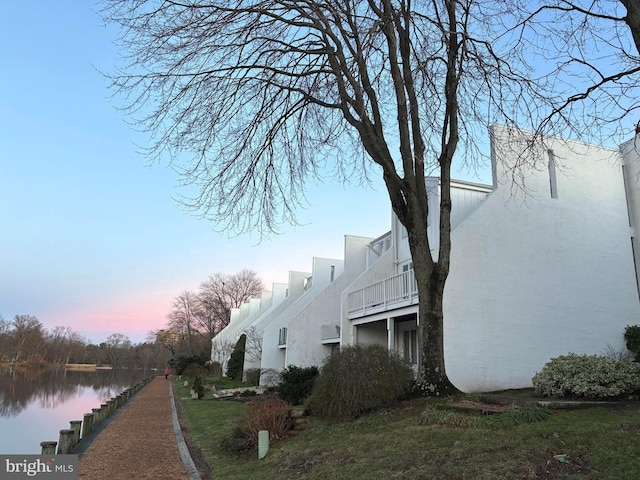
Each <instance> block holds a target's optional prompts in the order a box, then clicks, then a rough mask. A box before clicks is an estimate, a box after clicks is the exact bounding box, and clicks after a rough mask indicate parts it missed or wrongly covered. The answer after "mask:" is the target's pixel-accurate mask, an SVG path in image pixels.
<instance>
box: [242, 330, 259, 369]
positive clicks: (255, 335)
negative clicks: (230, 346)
mask: <svg viewBox="0 0 640 480" xmlns="http://www.w3.org/2000/svg"><path fill="white" fill-rule="evenodd" d="M245 335H246V336H247V343H246V344H245V347H244V351H245V354H246V355H247V358H248V359H249V360H250V361H252V362H259V361H260V360H261V359H262V335H261V334H260V332H259V331H258V329H257V328H256V327H254V326H252V327H249V328H248V329H247V330H246V331H245Z"/></svg>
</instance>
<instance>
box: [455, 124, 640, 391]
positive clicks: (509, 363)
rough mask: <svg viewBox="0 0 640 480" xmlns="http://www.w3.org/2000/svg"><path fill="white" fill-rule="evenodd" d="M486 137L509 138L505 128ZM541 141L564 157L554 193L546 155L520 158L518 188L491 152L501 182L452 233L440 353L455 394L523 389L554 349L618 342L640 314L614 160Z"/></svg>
mask: <svg viewBox="0 0 640 480" xmlns="http://www.w3.org/2000/svg"><path fill="white" fill-rule="evenodd" d="M492 136H493V141H494V142H498V143H497V144H495V145H499V144H500V143H499V142H505V141H509V140H510V139H511V137H510V136H509V135H508V133H507V131H506V130H505V129H501V128H496V129H494V131H493V132H492ZM546 147H547V148H551V149H552V150H553V152H554V155H555V156H556V158H557V159H558V160H559V161H560V162H561V163H562V170H561V171H560V172H559V173H558V175H557V197H558V198H551V194H550V183H549V171H548V170H547V169H546V167H545V165H546V160H545V158H538V159H536V158H528V159H523V160H524V162H523V165H525V168H523V170H522V171H521V172H520V173H518V178H519V179H520V180H523V181H524V184H523V186H526V189H527V191H526V195H525V191H524V190H522V189H520V188H519V187H516V188H513V187H514V186H513V184H512V183H510V179H511V178H512V176H511V171H510V170H509V169H508V167H509V165H508V164H509V163H510V162H506V163H502V162H501V160H503V159H504V158H502V157H501V156H502V155H505V152H506V151H507V150H504V149H500V148H494V155H495V160H497V162H495V164H496V176H495V178H496V180H497V182H498V188H497V190H496V191H495V192H494V193H493V194H491V195H490V196H489V198H488V199H487V200H486V201H485V202H484V203H483V204H482V205H481V206H480V207H479V208H478V209H477V210H476V211H475V212H474V213H473V214H472V215H470V216H469V217H468V218H467V219H466V220H465V221H464V222H463V223H462V224H461V225H460V226H459V227H458V228H457V229H456V230H455V231H454V232H453V234H452V244H453V250H452V256H451V272H450V276H449V280H448V284H447V287H446V290H445V302H444V304H445V360H446V365H447V372H448V374H449V376H450V379H451V380H452V382H453V383H454V384H455V385H456V386H458V387H459V388H461V389H462V390H465V391H488V390H497V389H501V388H516V387H527V386H530V385H531V377H532V376H533V375H534V374H535V372H536V371H539V370H540V369H541V368H542V367H543V366H544V364H545V363H546V362H547V361H548V360H549V359H550V358H552V357H555V356H558V355H561V354H566V353H569V352H575V353H588V354H594V353H602V352H604V351H605V349H607V348H608V346H609V345H610V346H613V347H614V348H616V349H622V348H623V345H624V342H623V337H622V335H623V332H624V328H625V326H626V325H629V324H637V323H638V322H639V320H640V307H639V302H638V292H637V290H636V284H635V274H634V264H633V256H632V252H631V242H630V233H629V225H628V219H627V209H626V200H625V191H624V187H623V180H622V174H621V167H620V158H619V157H618V155H617V153H616V152H615V151H612V150H609V149H604V148H598V147H593V146H587V145H584V144H580V143H575V142H560V141H558V140H549V141H548V144H547V146H546ZM512 153H513V151H512ZM538 154H539V155H542V156H543V157H544V155H545V154H546V151H545V150H544V149H542V150H541V151H540V152H538ZM511 160H513V157H511ZM534 161H538V162H537V163H536V165H537V167H538V168H530V167H531V166H532V165H533V164H534V163H533V162H534ZM510 164H511V165H513V163H512V162H511V163H510Z"/></svg>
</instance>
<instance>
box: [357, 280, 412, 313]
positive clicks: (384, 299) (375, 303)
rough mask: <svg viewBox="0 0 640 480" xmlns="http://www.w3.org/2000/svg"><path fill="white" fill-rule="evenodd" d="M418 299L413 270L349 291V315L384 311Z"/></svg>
mask: <svg viewBox="0 0 640 480" xmlns="http://www.w3.org/2000/svg"><path fill="white" fill-rule="evenodd" d="M417 299H418V286H417V285H416V278H415V275H414V273H413V270H408V271H406V272H403V273H401V274H399V275H395V276H394V277H391V278H387V279H385V280H381V281H380V282H377V283H374V284H372V285H367V286H366V287H364V288H361V289H359V290H356V291H354V292H351V293H349V296H348V299H347V301H348V304H347V305H348V309H349V316H350V317H355V316H359V315H366V314H367V313H370V312H369V311H371V310H375V311H384V310H387V309H388V308H392V307H393V306H394V305H395V304H398V303H400V302H402V303H407V304H411V303H414V302H415V301H417Z"/></svg>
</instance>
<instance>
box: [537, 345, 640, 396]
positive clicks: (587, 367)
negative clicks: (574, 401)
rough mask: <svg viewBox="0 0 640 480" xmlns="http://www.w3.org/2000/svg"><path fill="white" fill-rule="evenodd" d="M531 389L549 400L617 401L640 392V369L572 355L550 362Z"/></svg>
mask: <svg viewBox="0 0 640 480" xmlns="http://www.w3.org/2000/svg"><path fill="white" fill-rule="evenodd" d="M533 386H534V388H535V390H536V392H537V393H538V394H541V395H545V396H549V397H574V398H587V399H599V398H617V397H622V396H625V395H631V394H633V393H636V392H637V391H638V390H639V389H640V365H638V364H636V363H629V362H621V361H618V360H615V359H613V358H606V357H601V356H597V355H577V354H573V353H571V354H569V355H562V356H559V357H557V358H552V359H551V361H550V362H548V363H547V364H546V365H545V366H544V368H543V369H542V371H540V372H539V373H536V375H535V376H534V377H533Z"/></svg>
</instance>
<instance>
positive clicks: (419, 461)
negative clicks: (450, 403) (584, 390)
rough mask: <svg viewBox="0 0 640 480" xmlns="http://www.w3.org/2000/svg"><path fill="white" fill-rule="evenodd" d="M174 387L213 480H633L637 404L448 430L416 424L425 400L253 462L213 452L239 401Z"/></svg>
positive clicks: (639, 441) (638, 435)
mask: <svg viewBox="0 0 640 480" xmlns="http://www.w3.org/2000/svg"><path fill="white" fill-rule="evenodd" d="M175 388H176V398H179V399H180V404H181V408H182V411H183V414H184V417H185V420H186V423H187V428H188V430H189V432H190V434H191V436H192V438H193V440H194V441H195V442H196V443H197V444H198V445H199V447H200V449H201V450H202V453H203V455H204V457H205V459H206V461H207V462H208V464H209V466H210V467H211V473H212V478H215V479H238V480H242V479H254V478H269V479H282V480H287V479H314V480H315V479H317V480H320V479H327V478H330V479H331V480H341V479H345V480H346V479H348V480H353V479H356V478H357V479H376V480H378V479H407V480H411V479H416V480H417V479H443V480H444V479H473V480H482V479H491V480H495V479H536V478H546V479H564V478H577V479H580V480H583V479H598V480H607V479H612V480H614V479H615V480H624V479H630V480H631V479H633V480H636V479H638V478H640V404H639V405H638V406H637V407H635V406H634V407H626V408H619V409H604V408H588V409H580V410H566V411H558V412H554V414H553V415H551V416H550V417H549V418H547V419H546V420H544V419H537V418H536V419H534V420H538V421H533V422H532V423H526V422H525V423H522V424H519V422H514V424H513V426H512V425H507V426H502V428H493V427H492V426H491V425H489V424H483V423H473V422H465V421H464V420H461V419H458V420H457V421H456V420H454V421H452V422H451V423H448V424H447V425H448V426H443V425H441V424H438V423H437V422H434V423H427V422H424V421H421V419H422V418H423V417H424V412H425V411H426V410H427V407H430V406H432V404H433V402H431V401H429V400H427V399H415V400H411V401H408V402H405V403H403V404H401V405H400V406H398V407H397V408H394V409H390V410H388V411H385V412H378V413H374V414H371V415H367V416H365V417H362V418H360V419H358V420H356V421H353V422H349V423H339V424H330V423H324V422H320V421H318V420H313V421H312V422H311V425H310V427H309V428H307V429H306V430H304V431H301V432H299V433H298V434H296V435H295V436H293V437H292V438H290V439H288V440H286V441H282V442H278V443H276V444H273V445H271V449H270V451H269V454H268V455H267V457H266V458H265V459H263V460H257V454H255V455H252V456H250V457H241V456H237V455H233V454H230V453H227V452H225V451H224V450H223V449H222V448H221V442H222V440H223V439H224V438H225V437H226V436H228V435H229V434H230V433H231V431H232V430H233V428H234V427H235V425H236V423H237V421H238V419H239V418H240V416H241V415H242V414H243V412H244V410H245V409H246V406H245V405H243V404H241V403H238V402H232V401H216V400H211V399H210V396H209V395H207V396H206V397H205V399H203V400H191V399H190V398H187V397H188V394H187V392H186V390H185V389H184V388H183V387H182V385H181V384H180V385H179V382H176V383H175ZM456 415H464V414H462V413H456ZM536 417H537V415H536ZM567 461H568V462H570V463H566V462H567Z"/></svg>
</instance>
